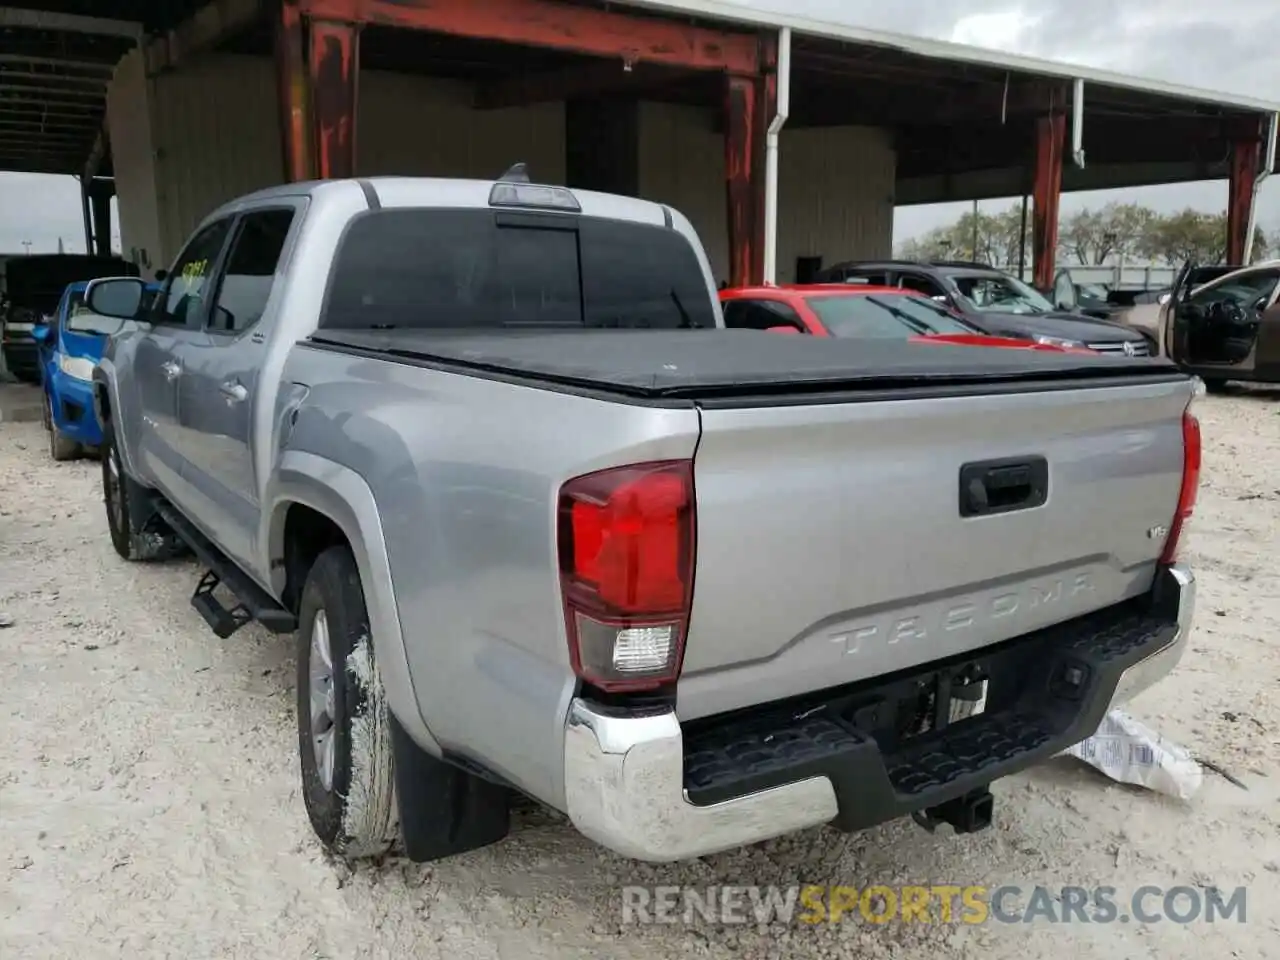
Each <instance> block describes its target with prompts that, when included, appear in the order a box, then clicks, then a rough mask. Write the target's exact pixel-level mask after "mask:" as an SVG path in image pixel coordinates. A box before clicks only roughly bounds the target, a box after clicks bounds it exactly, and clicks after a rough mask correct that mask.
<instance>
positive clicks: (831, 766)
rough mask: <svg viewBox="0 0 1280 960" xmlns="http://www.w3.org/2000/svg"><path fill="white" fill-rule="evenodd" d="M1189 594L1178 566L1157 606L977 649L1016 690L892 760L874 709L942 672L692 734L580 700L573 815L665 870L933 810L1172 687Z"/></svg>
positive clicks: (1006, 687)
mask: <svg viewBox="0 0 1280 960" xmlns="http://www.w3.org/2000/svg"><path fill="white" fill-rule="evenodd" d="M1195 592H1196V589H1195V578H1194V577H1193V576H1192V574H1191V572H1190V571H1189V570H1188V569H1186V568H1183V567H1174V568H1170V569H1167V570H1164V571H1162V572H1161V574H1160V576H1159V578H1158V582H1157V584H1156V586H1155V588H1154V589H1153V591H1152V594H1151V596H1150V597H1148V598H1143V599H1142V600H1140V601H1132V602H1130V603H1129V604H1122V605H1120V607H1118V608H1113V609H1111V610H1107V611H1101V612H1099V613H1097V614H1091V615H1089V616H1087V617H1081V618H1079V619H1078V620H1074V621H1070V622H1069V623H1066V624H1059V625H1058V626H1056V627H1052V628H1050V629H1048V630H1044V631H1038V632H1037V633H1036V634H1032V635H1029V636H1027V637H1023V638H1020V639H1018V640H1014V641H1011V642H1010V643H1008V644H1002V645H1000V646H999V647H998V648H994V649H993V650H990V651H979V652H978V653H977V654H975V655H974V657H971V658H970V659H969V665H972V664H973V663H977V662H979V661H980V666H981V668H982V669H983V670H987V671H990V674H991V675H992V676H993V677H996V676H1002V677H1003V678H1005V679H1007V680H1008V681H1010V682H1007V683H1004V684H1003V685H1002V686H1003V692H1001V691H1000V690H998V689H996V686H997V685H996V681H995V680H994V679H993V680H992V681H991V687H992V692H991V694H990V697H989V700H988V706H987V710H986V712H984V713H982V714H980V715H978V716H975V717H972V718H971V719H967V720H963V721H960V722H957V723H954V724H949V725H948V724H946V723H945V722H944V723H943V725H942V726H940V727H939V728H938V729H937V730H936V731H935V732H933V733H928V734H924V735H921V736H919V737H917V738H914V739H911V740H907V741H906V742H905V743H901V744H894V745H891V746H890V747H889V749H888V750H882V748H881V746H880V743H879V742H878V740H877V739H876V738H875V737H872V736H870V735H868V734H867V733H866V732H864V728H865V727H866V726H868V725H875V724H878V723H880V722H881V720H879V719H878V718H877V717H876V716H875V715H874V710H875V709H876V706H877V704H878V703H882V702H883V703H889V702H890V701H889V700H888V699H886V698H888V697H890V696H892V695H893V693H894V692H895V691H898V690H900V689H901V688H903V686H904V685H918V684H919V682H920V681H921V678H923V677H926V676H927V677H929V678H930V679H933V678H934V677H936V676H937V675H938V672H939V670H940V669H941V670H943V671H946V670H948V669H950V668H949V667H947V666H945V665H943V666H942V667H941V668H940V665H937V664H931V665H929V666H928V667H926V668H924V669H922V671H921V672H920V673H918V674H912V675H911V676H909V677H896V678H891V679H889V680H881V681H872V683H871V684H862V685H858V687H855V688H849V689H847V690H840V691H827V692H825V693H824V694H823V695H820V697H819V699H812V698H811V699H810V700H808V701H806V702H803V703H801V702H796V703H790V704H782V705H776V706H769V707H763V708H760V709H759V710H757V711H751V712H746V713H743V714H738V715H733V716H730V717H725V718H719V719H717V718H712V720H710V721H698V722H696V723H693V724H690V725H689V729H687V730H682V728H681V725H680V722H679V721H678V720H677V719H676V715H675V713H674V712H673V711H671V710H661V711H654V712H650V713H647V714H643V715H640V714H637V713H635V712H621V711H617V710H613V709H610V708H607V707H603V706H600V705H597V704H593V703H591V702H588V701H586V700H583V699H581V698H579V699H575V700H574V701H573V702H572V703H571V704H570V709H569V716H568V721H567V728H566V731H565V795H566V806H567V811H566V812H567V813H568V815H569V818H570V820H571V821H572V822H573V824H574V826H575V827H577V829H578V830H579V831H580V832H581V833H583V834H584V835H585V836H587V837H589V838H590V839H592V840H595V841H596V842H597V843H600V844H601V845H603V846H605V847H608V848H610V849H611V850H614V851H616V852H617V853H620V854H623V855H624V856H629V857H634V858H636V859H639V860H648V861H655V862H662V861H673V860H683V859H689V858H692V857H699V856H704V855H707V854H711V853H716V852H719V851H722V850H727V849H732V848H735V847H740V846H743V845H746V844H750V843H755V842H757V841H760V840H766V839H769V838H771V837H776V836H781V835H783V834H786V833H791V832H793V831H796V830H801V829H804V828H806V827H811V826H817V825H819V824H823V823H834V825H836V826H837V827H840V828H842V829H846V830H855V829H863V828H866V827H869V826H873V825H875V824H877V823H882V822H884V821H886V820H891V819H894V818H896V817H899V816H903V815H905V814H908V813H911V812H913V811H916V810H922V809H925V808H927V807H932V806H936V805H938V804H941V803H943V802H945V801H947V800H951V799H954V798H956V797H959V796H962V795H963V794H965V793H968V792H969V791H971V790H973V789H975V788H977V787H981V786H985V785H986V784H989V783H990V782H991V781H993V780H996V779H998V778H1000V777H1003V776H1007V775H1008V774H1011V773H1015V772H1017V771H1018V770H1021V769H1024V768H1025V767H1028V766H1031V765H1032V764H1034V763H1037V762H1039V761H1041V760H1044V759H1046V758H1048V757H1050V756H1053V755H1054V754H1057V753H1059V752H1061V751H1062V750H1064V749H1065V748H1067V747H1069V746H1071V745H1072V744H1075V743H1078V742H1080V741H1081V740H1083V739H1085V738H1086V737H1088V736H1090V735H1091V734H1092V733H1093V732H1094V731H1095V730H1096V729H1097V727H1098V724H1099V723H1100V722H1101V720H1102V718H1103V716H1104V715H1105V714H1106V712H1107V711H1108V710H1109V709H1110V708H1111V706H1112V705H1113V704H1116V703H1119V702H1123V701H1124V700H1127V699H1129V698H1131V697H1133V696H1134V695H1136V694H1137V693H1139V692H1140V691H1142V690H1144V689H1146V688H1147V687H1149V686H1150V685H1151V684H1153V683H1155V682H1156V681H1157V680H1159V679H1161V678H1162V677H1163V676H1165V675H1166V674H1167V673H1168V672H1169V671H1170V670H1172V669H1173V668H1174V666H1176V665H1177V663H1178V661H1179V660H1180V659H1181V657H1182V654H1183V652H1184V651H1185V649H1186V644H1187V637H1188V634H1189V632H1190V628H1191V621H1192V617H1193V615H1194V612H1195ZM965 665H966V664H957V665H956V666H957V668H958V667H959V666H965ZM1064 677H1067V678H1068V679H1067V680H1064ZM822 697H825V700H824V699H822ZM868 710H870V711H872V713H868Z"/></svg>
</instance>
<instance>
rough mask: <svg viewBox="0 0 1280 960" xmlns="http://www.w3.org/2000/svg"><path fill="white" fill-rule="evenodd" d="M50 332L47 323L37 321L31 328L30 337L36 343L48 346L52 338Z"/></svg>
mask: <svg viewBox="0 0 1280 960" xmlns="http://www.w3.org/2000/svg"><path fill="white" fill-rule="evenodd" d="M52 333H53V331H52V330H50V329H49V325H48V324H47V323H37V324H36V325H35V326H34V327H32V328H31V339H32V340H34V341H35V342H36V343H41V344H44V345H46V346H48V344H49V343H50V342H51V341H52V340H53V337H52Z"/></svg>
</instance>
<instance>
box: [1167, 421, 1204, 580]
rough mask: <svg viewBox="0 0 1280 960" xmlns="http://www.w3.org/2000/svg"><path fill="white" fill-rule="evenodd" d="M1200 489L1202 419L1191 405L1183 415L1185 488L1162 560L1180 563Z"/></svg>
mask: <svg viewBox="0 0 1280 960" xmlns="http://www.w3.org/2000/svg"><path fill="white" fill-rule="evenodd" d="M1199 489H1200V421H1199V420H1198V419H1196V415H1195V414H1194V413H1192V412H1191V408H1190V406H1188V407H1187V409H1186V411H1184V412H1183V414H1182V487H1181V488H1180V489H1179V491H1178V511H1177V513H1175V514H1174V515H1173V523H1171V524H1170V525H1169V536H1168V537H1167V538H1166V539H1165V542H1164V552H1163V553H1162V554H1161V555H1160V562H1161V563H1176V562H1177V559H1178V547H1179V546H1180V541H1181V539H1182V534H1183V531H1184V530H1185V529H1186V524H1187V521H1188V520H1190V519H1191V514H1192V512H1193V511H1194V510H1195V507H1196V494H1197V493H1198V491H1199Z"/></svg>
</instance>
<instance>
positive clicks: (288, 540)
mask: <svg viewBox="0 0 1280 960" xmlns="http://www.w3.org/2000/svg"><path fill="white" fill-rule="evenodd" d="M264 507H265V509H264V510H263V511H262V518H263V519H262V523H263V527H264V528H263V529H262V530H260V539H259V542H260V543H262V544H264V545H265V553H266V555H265V556H264V557H263V560H264V561H265V563H264V569H266V570H268V571H269V574H270V584H271V590H272V593H274V594H275V595H276V596H277V597H278V598H280V599H281V601H282V602H285V603H286V604H287V603H288V602H289V600H290V597H296V596H297V595H298V593H300V591H301V585H300V584H299V583H297V579H298V577H299V571H298V563H299V561H300V560H305V559H306V557H307V556H308V555H311V556H312V558H314V556H316V555H318V552H319V550H321V549H323V548H324V547H325V546H327V545H332V544H333V543H334V542H335V536H336V535H337V534H340V535H341V540H342V541H345V542H346V544H347V546H349V547H350V548H351V552H352V554H353V556H354V557H355V560H356V568H357V569H358V570H359V571H360V582H361V585H362V587H363V589H364V592H365V601H366V606H367V608H368V611H369V626H370V630H371V632H372V635H373V645H374V656H375V658H376V659H377V662H378V669H379V673H380V675H381V679H382V685H383V687H384V689H385V691H386V696H387V705H388V706H389V707H390V708H391V711H392V712H393V713H394V714H395V716H396V719H397V720H398V721H399V722H400V724H401V725H402V726H403V727H404V729H405V732H406V733H408V734H409V735H410V736H411V737H412V738H413V740H414V741H415V742H416V743H417V744H418V745H419V746H420V747H422V749H424V750H426V751H428V752H429V753H431V754H432V755H434V756H436V757H439V756H440V755H441V750H440V746H439V744H438V743H437V742H436V740H435V738H434V737H433V736H432V735H431V731H430V729H429V728H428V726H427V723H426V721H425V720H424V719H423V717H422V712H421V710H420V708H419V706H418V698H417V694H416V692H415V691H414V688H413V677H412V675H411V673H410V670H409V659H408V655H407V652H406V650H405V640H404V633H403V630H402V628H401V624H400V613H399V605H398V604H397V602H396V597H395V587H394V585H393V583H392V581H391V565H390V558H389V556H388V553H387V545H386V540H385V538H384V537H383V533H382V518H381V515H380V513H379V511H378V505H377V502H376V500H375V499H374V496H373V491H372V490H371V489H370V488H369V485H368V484H367V483H366V482H365V480H364V478H363V477H361V476H360V475H359V474H358V473H356V472H355V471H354V470H352V469H350V468H349V467H346V466H344V465H342V464H339V463H336V462H334V461H332V460H329V459H327V458H324V457H320V456H317V455H315V454H312V453H307V452H304V451H298V450H287V451H285V452H284V453H283V454H282V455H281V457H280V461H279V464H278V466H277V468H276V470H275V473H274V474H273V476H272V478H271V481H270V483H269V484H268V487H267V496H266V498H264ZM291 559H292V561H293V563H294V568H293V569H292V570H291V569H290V561H291ZM300 575H301V577H302V578H303V579H305V576H306V570H305V569H304V570H302V572H301V574H300ZM291 577H292V578H293V580H292V582H291Z"/></svg>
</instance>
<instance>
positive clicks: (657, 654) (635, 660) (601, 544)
mask: <svg viewBox="0 0 1280 960" xmlns="http://www.w3.org/2000/svg"><path fill="white" fill-rule="evenodd" d="M558 528H559V529H558V540H559V553H560V587H561V590H562V591H563V594H564V604H565V620H566V626H567V628H568V632H569V658H570V660H571V661H572V663H573V669H574V672H575V673H577V674H578V676H580V677H581V678H582V679H583V680H586V681H587V682H589V683H592V684H594V685H596V686H598V687H600V688H601V689H603V690H647V689H652V688H654V687H659V686H662V685H663V684H666V683H671V682H673V681H674V680H675V679H676V678H677V677H678V676H679V673H680V661H681V659H682V658H683V656H684V640H685V631H686V629H687V627H688V620H689V604H690V600H691V598H692V594H693V551H694V543H693V540H694V533H693V531H694V496H693V465H692V463H690V462H689V461H687V460H679V461H664V462H660V463H642V464H635V465H631V466H626V467H617V468H614V469H611V470H602V471H600V472H599V473H591V474H587V475H586V476H582V477H577V478H575V479H573V480H570V481H569V482H568V483H566V484H565V485H564V486H563V487H562V488H561V490H560V502H559V516H558Z"/></svg>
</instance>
